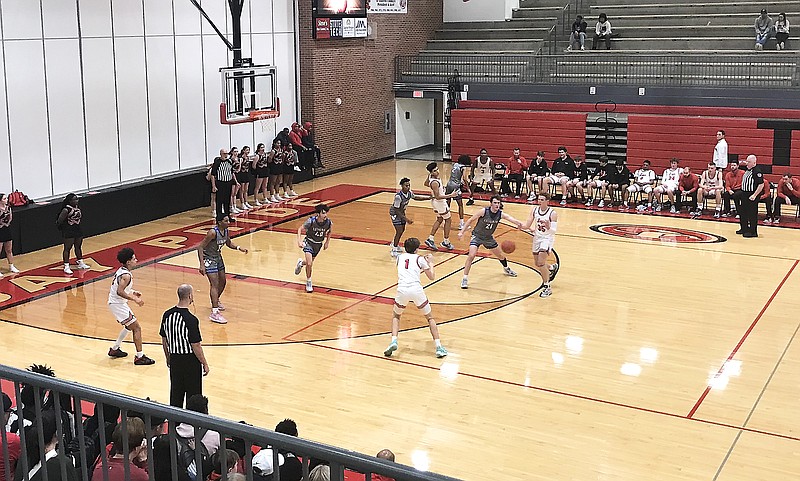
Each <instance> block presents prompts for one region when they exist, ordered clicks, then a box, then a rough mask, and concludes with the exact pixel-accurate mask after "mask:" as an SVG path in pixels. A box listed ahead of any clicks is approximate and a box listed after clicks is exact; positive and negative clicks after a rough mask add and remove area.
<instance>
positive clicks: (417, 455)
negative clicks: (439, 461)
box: [411, 449, 431, 471]
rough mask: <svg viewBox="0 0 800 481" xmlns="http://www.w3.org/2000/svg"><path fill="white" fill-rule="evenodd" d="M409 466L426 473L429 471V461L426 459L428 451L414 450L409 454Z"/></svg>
mask: <svg viewBox="0 0 800 481" xmlns="http://www.w3.org/2000/svg"><path fill="white" fill-rule="evenodd" d="M411 464H412V465H413V466H414V468H416V469H419V470H420V471H427V470H428V469H430V467H431V459H430V458H429V457H428V451H423V450H421V449H415V450H414V451H413V452H412V453H411Z"/></svg>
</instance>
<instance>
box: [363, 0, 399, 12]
mask: <svg viewBox="0 0 800 481" xmlns="http://www.w3.org/2000/svg"><path fill="white" fill-rule="evenodd" d="M367 11H368V12H369V13H408V0H370V1H369V9H368V10H367Z"/></svg>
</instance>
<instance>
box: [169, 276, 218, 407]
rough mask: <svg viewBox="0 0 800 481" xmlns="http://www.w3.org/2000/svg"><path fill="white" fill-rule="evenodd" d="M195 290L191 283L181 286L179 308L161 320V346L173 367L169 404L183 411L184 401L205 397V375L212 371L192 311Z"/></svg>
mask: <svg viewBox="0 0 800 481" xmlns="http://www.w3.org/2000/svg"><path fill="white" fill-rule="evenodd" d="M193 302H194V289H193V288H192V286H190V285H189V284H181V286H180V287H178V305H176V306H175V307H173V308H171V309H169V310H168V311H167V312H165V313H164V316H163V317H162V318H161V330H160V331H159V333H160V334H161V345H162V346H163V347H164V356H165V357H166V359H167V367H168V368H169V403H170V404H171V405H173V406H175V407H179V408H182V407H183V401H184V398H185V399H189V398H190V397H191V396H193V395H195V394H203V376H205V375H207V374H208V372H209V368H208V362H206V357H205V355H204V354H203V345H202V344H201V341H202V340H203V339H202V337H201V336H200V321H199V320H198V319H197V317H196V316H195V315H194V314H192V313H191V312H189V306H190V305H192V303H193Z"/></svg>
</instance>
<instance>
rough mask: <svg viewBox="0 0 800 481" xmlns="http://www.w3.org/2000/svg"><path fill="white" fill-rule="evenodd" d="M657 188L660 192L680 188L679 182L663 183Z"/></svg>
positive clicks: (673, 190)
mask: <svg viewBox="0 0 800 481" xmlns="http://www.w3.org/2000/svg"><path fill="white" fill-rule="evenodd" d="M656 189H658V190H659V192H675V191H676V190H678V184H661V185H659V186H658V187H656Z"/></svg>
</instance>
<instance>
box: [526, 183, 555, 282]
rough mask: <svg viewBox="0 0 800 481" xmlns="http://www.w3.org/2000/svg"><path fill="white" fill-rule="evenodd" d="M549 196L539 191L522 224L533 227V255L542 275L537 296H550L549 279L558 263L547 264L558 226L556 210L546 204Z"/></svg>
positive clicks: (537, 268)
mask: <svg viewBox="0 0 800 481" xmlns="http://www.w3.org/2000/svg"><path fill="white" fill-rule="evenodd" d="M549 200H550V196H549V195H548V194H547V193H544V192H543V193H541V194H539V195H538V197H537V201H538V205H535V206H533V208H532V209H531V213H530V215H529V216H528V220H527V221H526V222H525V223H524V224H522V227H521V228H522V229H530V227H531V226H532V225H534V224H535V226H534V228H533V256H534V259H535V261H536V270H537V271H539V275H540V276H542V286H543V289H542V292H540V293H539V297H550V295H551V294H552V293H553V291H552V290H551V289H550V281H551V280H552V278H553V276H554V275H555V272H556V271H557V270H558V264H553V265H551V266H548V265H547V256H548V255H549V254H550V251H551V250H553V244H554V243H555V241H556V230H557V228H558V212H556V211H555V210H554V209H553V208H552V207H550V206H549V205H548V201H549Z"/></svg>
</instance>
